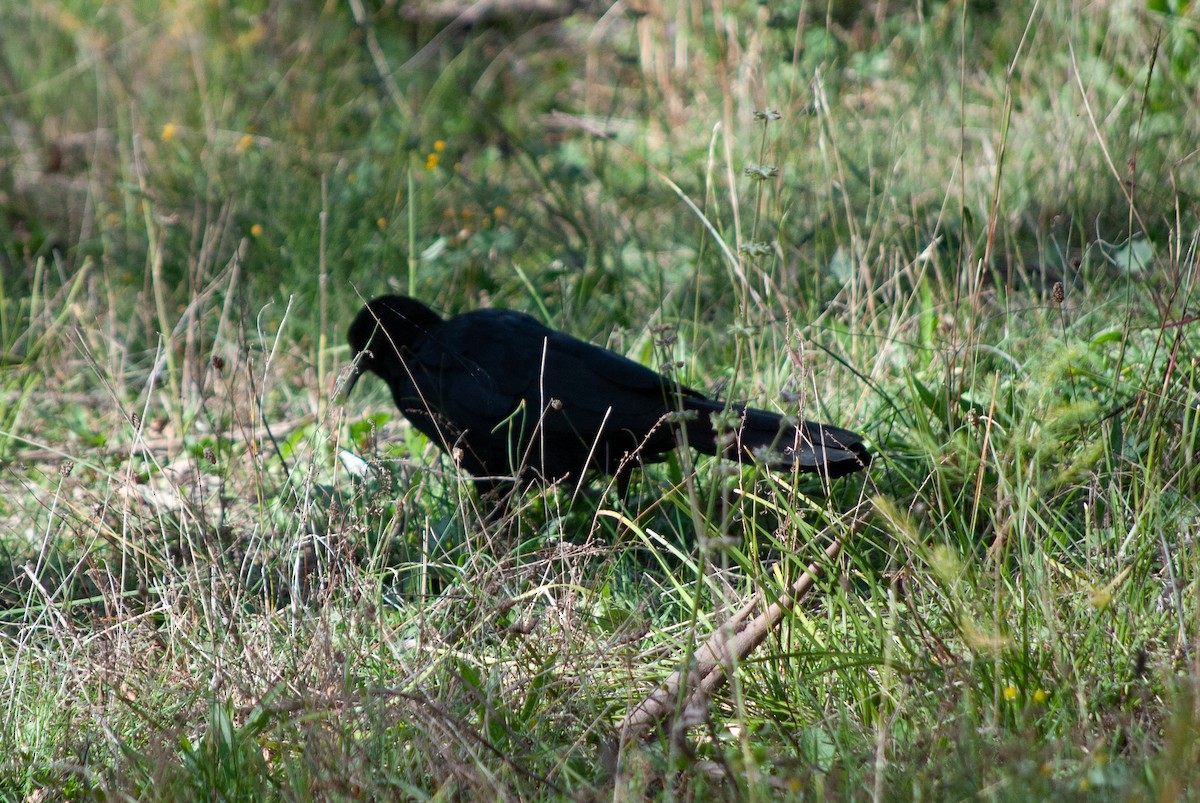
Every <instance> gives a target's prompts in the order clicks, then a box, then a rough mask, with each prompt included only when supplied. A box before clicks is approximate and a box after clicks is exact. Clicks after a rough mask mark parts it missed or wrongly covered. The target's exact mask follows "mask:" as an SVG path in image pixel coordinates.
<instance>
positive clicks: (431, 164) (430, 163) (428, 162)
mask: <svg viewBox="0 0 1200 803" xmlns="http://www.w3.org/2000/svg"><path fill="white" fill-rule="evenodd" d="M439 158H440V157H439V156H438V155H437V152H436V151H435V152H433V153H431V154H429V155H428V156H426V157H425V169H426V170H433V169H434V168H435V167H437V166H438V159H439Z"/></svg>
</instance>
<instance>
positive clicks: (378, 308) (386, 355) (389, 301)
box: [343, 296, 442, 396]
mask: <svg viewBox="0 0 1200 803" xmlns="http://www.w3.org/2000/svg"><path fill="white" fill-rule="evenodd" d="M441 322H442V319H441V318H440V317H438V314H437V313H436V312H434V311H433V310H431V309H430V308H429V307H427V306H425V305H424V304H422V303H421V302H420V301H417V300H416V299H415V298H409V297H407V296H380V297H379V298H376V299H374V300H372V301H370V302H368V303H367V305H366V306H365V307H363V308H362V309H361V310H359V312H358V315H357V316H355V318H354V323H352V324H350V331H349V332H348V333H347V335H346V339H347V340H349V341H350V356H351V358H352V359H353V360H354V366H355V367H354V372H353V373H352V374H351V375H350V378H349V379H348V380H347V381H346V389H345V391H344V392H343V395H345V396H349V395H350V391H351V390H353V389H354V385H355V383H357V382H358V379H359V377H361V376H362V375H363V374H364V373H365V372H367V371H373V372H374V373H376V374H378V375H379V376H381V377H383V379H384V380H391V379H392V378H393V377H399V376H402V375H403V373H404V365H403V362H402V359H401V357H402V355H403V354H404V353H405V351H406V350H408V349H411V348H412V346H413V344H414V343H416V342H417V341H418V340H420V339H421V338H423V337H425V336H426V335H427V334H428V333H429V332H430V331H431V330H432V329H434V328H435V327H437V326H438V325H439V324H441Z"/></svg>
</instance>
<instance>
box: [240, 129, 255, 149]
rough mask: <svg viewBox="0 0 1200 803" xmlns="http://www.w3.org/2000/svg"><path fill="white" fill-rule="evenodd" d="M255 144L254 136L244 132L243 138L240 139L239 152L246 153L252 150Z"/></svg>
mask: <svg viewBox="0 0 1200 803" xmlns="http://www.w3.org/2000/svg"><path fill="white" fill-rule="evenodd" d="M253 144H254V137H252V136H250V135H249V134H243V135H242V138H241V139H239V140H238V144H237V152H238V153H245V152H246V151H248V150H250V146H251V145H253Z"/></svg>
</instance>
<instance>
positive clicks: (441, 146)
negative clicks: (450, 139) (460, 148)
mask: <svg viewBox="0 0 1200 803" xmlns="http://www.w3.org/2000/svg"><path fill="white" fill-rule="evenodd" d="M433 150H434V152H436V153H441V152H442V151H444V150H446V143H445V142H443V141H442V140H440V139H439V140H438V141H437V142H435V143H433Z"/></svg>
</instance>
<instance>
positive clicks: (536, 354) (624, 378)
mask: <svg viewBox="0 0 1200 803" xmlns="http://www.w3.org/2000/svg"><path fill="white" fill-rule="evenodd" d="M427 351H436V352H437V353H438V354H439V356H440V358H441V360H442V363H441V376H442V381H443V383H444V385H443V387H444V389H443V392H442V393H441V398H440V399H439V402H440V404H441V406H442V409H443V410H444V412H445V413H446V414H447V415H448V417H450V418H451V419H454V420H462V421H469V420H476V421H479V422H483V421H490V422H493V423H495V422H498V421H501V420H506V419H508V418H509V417H510V416H511V415H513V414H514V413H515V412H516V411H517V410H518V408H519V407H521V406H522V405H523V406H524V408H525V410H526V415H529V414H530V413H532V414H534V415H540V413H542V412H546V413H547V414H546V416H545V418H544V420H542V421H541V426H542V427H543V429H544V432H545V435H546V438H547V440H553V439H554V438H556V437H564V438H566V437H571V436H572V435H573V436H575V437H576V438H582V439H588V438H594V437H595V436H596V435H597V434H598V433H599V432H600V431H601V429H602V428H603V430H604V431H611V430H614V429H616V430H628V431H629V432H633V433H638V435H639V437H640V436H644V435H645V434H646V433H647V432H649V431H650V430H651V428H653V427H654V426H655V424H657V423H658V422H659V420H660V419H661V418H662V416H663V414H664V413H665V412H667V411H669V410H671V409H674V406H673V404H672V400H671V398H670V397H671V394H674V393H680V392H682V393H685V394H689V393H693V392H692V391H689V390H688V389H686V388H681V387H680V386H678V385H675V384H673V383H671V382H670V381H669V380H667V379H665V378H664V377H663V376H661V375H660V374H658V373H656V372H654V371H653V370H651V369H649V368H647V367H646V366H644V365H640V364H638V363H636V362H634V361H633V360H630V359H627V358H625V357H623V356H621V355H619V354H617V353H615V352H612V351H609V350H607V349H604V348H601V347H599V346H595V345H592V344H591V343H587V342H584V341H582V340H578V339H576V338H574V337H571V336H570V335H566V334H563V333H561V332H557V331H555V330H553V329H550V328H548V327H546V326H543V325H542V324H540V323H538V322H537V321H536V320H535V319H533V318H531V317H530V316H528V315H525V314H523V313H518V312H513V311H511V310H479V311H476V312H471V313H467V314H464V315H459V316H457V317H456V318H452V319H450V320H449V321H447V322H446V324H444V325H443V326H442V327H441V330H440V331H439V338H438V343H437V344H436V347H435V348H433V349H430V348H428V347H426V348H423V349H422V353H424V352H427ZM551 413H558V414H557V415H551Z"/></svg>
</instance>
